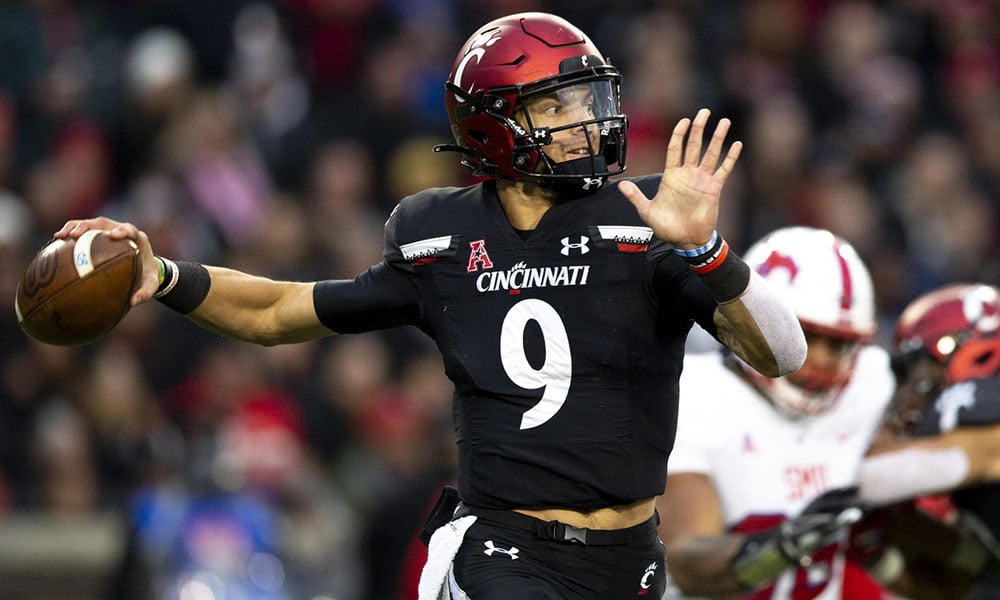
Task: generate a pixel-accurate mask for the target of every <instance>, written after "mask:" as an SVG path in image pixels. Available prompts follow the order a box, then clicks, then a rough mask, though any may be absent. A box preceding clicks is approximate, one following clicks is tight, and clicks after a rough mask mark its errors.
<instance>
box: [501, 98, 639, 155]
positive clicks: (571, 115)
mask: <svg viewBox="0 0 1000 600" xmlns="http://www.w3.org/2000/svg"><path fill="white" fill-rule="evenodd" d="M521 103H522V111H521V115H522V116H523V119H524V126H525V128H526V129H527V132H528V139H529V140H530V142H531V143H533V144H534V145H537V146H543V148H542V150H543V151H544V152H545V155H546V156H547V157H548V158H549V160H550V161H551V162H552V163H556V164H558V163H564V162H568V161H571V160H577V159H581V158H592V157H595V156H599V155H600V154H601V153H602V152H603V150H604V147H605V145H606V143H607V140H608V138H609V136H611V135H612V133H613V132H614V131H617V130H618V129H619V128H620V127H622V126H623V120H622V118H621V117H622V115H621V111H620V106H619V99H618V86H617V85H616V84H614V83H613V82H612V81H610V80H607V79H604V80H591V81H586V82H580V83H567V84H563V85H553V86H547V87H545V88H543V89H540V90H536V91H532V92H530V93H525V94H523V95H522V96H521Z"/></svg>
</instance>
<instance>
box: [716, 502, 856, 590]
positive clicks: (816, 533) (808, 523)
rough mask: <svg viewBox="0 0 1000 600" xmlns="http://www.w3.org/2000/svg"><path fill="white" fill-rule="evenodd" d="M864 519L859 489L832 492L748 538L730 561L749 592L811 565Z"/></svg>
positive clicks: (731, 566)
mask: <svg viewBox="0 0 1000 600" xmlns="http://www.w3.org/2000/svg"><path fill="white" fill-rule="evenodd" d="M862 516H864V510H863V509H862V503H861V500H860V499H859V497H858V488H857V487H856V486H855V487H846V488H837V489H833V490H829V491H827V492H825V493H823V494H821V495H819V496H817V497H816V498H815V499H813V501H812V502H810V503H809V504H808V505H807V506H806V507H805V508H804V509H803V510H802V512H801V513H799V515H798V516H795V517H791V518H789V519H786V520H785V521H783V522H782V523H781V525H778V526H777V527H774V528H772V529H769V530H767V531H764V532H761V533H757V534H753V535H749V536H747V538H746V541H745V542H744V543H743V546H742V547H741V548H740V550H739V551H738V552H737V553H736V555H735V556H734V557H733V559H732V560H731V561H730V565H729V566H730V570H731V571H732V573H733V575H734V576H735V577H736V579H737V580H739V581H740V582H741V583H742V584H743V585H745V586H746V587H747V588H748V589H751V590H754V589H757V588H759V587H761V586H763V585H765V584H768V583H770V582H771V581H773V580H774V578H775V577H777V576H778V575H779V574H780V573H781V572H782V571H784V570H785V569H787V568H789V567H790V566H808V565H809V564H810V563H811V562H812V559H811V556H812V555H813V554H814V553H815V552H816V551H817V550H819V549H820V548H822V547H823V546H826V545H827V544H829V543H830V542H832V541H833V540H835V539H837V538H840V537H841V536H843V535H846V533H847V532H848V530H849V529H850V527H851V525H853V524H854V523H856V522H858V521H859V520H861V518H862Z"/></svg>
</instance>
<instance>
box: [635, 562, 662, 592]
mask: <svg viewBox="0 0 1000 600" xmlns="http://www.w3.org/2000/svg"><path fill="white" fill-rule="evenodd" d="M657 567H658V565H657V564H656V563H655V562H651V563H649V566H648V567H646V572H645V573H643V574H642V579H640V580H639V593H638V594H637V595H638V596H645V595H646V594H648V593H649V588H651V587H653V583H652V580H653V577H654V576H655V575H656V569H657Z"/></svg>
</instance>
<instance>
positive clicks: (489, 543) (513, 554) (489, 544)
mask: <svg viewBox="0 0 1000 600" xmlns="http://www.w3.org/2000/svg"><path fill="white" fill-rule="evenodd" d="M485 546H486V550H483V554H485V555H486V556H493V553H494V552H497V553H499V554H506V555H507V556H509V557H510V559H511V560H517V559H518V558H520V557H519V556H518V555H517V553H518V552H520V550H518V549H517V548H515V547H513V546H512V547H511V548H510V550H508V549H507V548H497V547H496V545H495V544H494V543H493V540H486V543H485Z"/></svg>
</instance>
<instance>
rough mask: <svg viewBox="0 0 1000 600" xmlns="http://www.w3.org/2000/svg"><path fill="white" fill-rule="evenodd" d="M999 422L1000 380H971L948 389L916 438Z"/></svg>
mask: <svg viewBox="0 0 1000 600" xmlns="http://www.w3.org/2000/svg"><path fill="white" fill-rule="evenodd" d="M996 423H1000V380H998V379H996V378H987V379H970V380H968V381H963V382H961V383H956V384H953V385H950V386H948V387H947V388H945V389H944V391H942V392H941V394H940V395H939V396H938V397H937V398H936V399H935V400H934V402H933V403H932V404H931V406H930V407H929V408H928V409H927V412H925V413H924V417H923V420H922V421H921V422H920V425H919V426H918V427H917V430H916V433H917V435H922V436H924V435H936V434H939V433H946V432H948V431H951V430H952V429H955V428H956V427H964V426H976V425H991V424H996Z"/></svg>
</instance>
